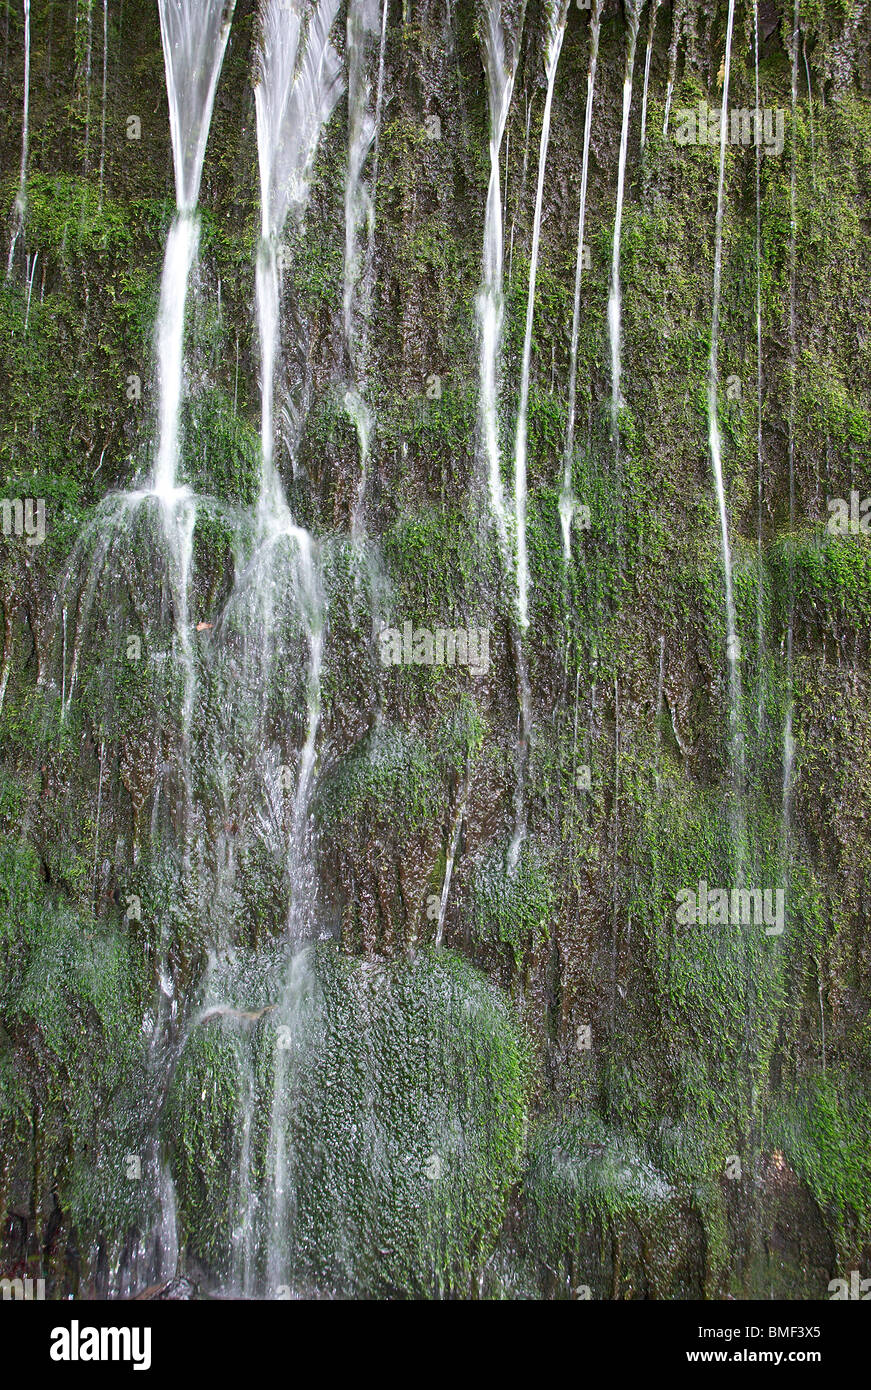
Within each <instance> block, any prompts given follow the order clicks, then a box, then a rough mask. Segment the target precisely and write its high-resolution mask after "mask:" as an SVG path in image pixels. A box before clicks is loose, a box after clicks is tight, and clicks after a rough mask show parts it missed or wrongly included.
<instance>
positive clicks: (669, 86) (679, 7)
mask: <svg viewBox="0 0 871 1390" xmlns="http://www.w3.org/2000/svg"><path fill="white" fill-rule="evenodd" d="M685 8H686V0H676V3H675V6H674V9H673V11H672V21H671V42H670V44H669V46H668V79H667V81H666V86H665V113H664V116H663V121H662V134H663V136H666V135H668V118H669V115H670V113H671V98H672V95H673V93H674V83H675V77H676V75H677V48H678V44H679V42H680V33H681V26H682V25H683V20H684V11H685Z"/></svg>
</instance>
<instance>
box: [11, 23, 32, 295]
mask: <svg viewBox="0 0 871 1390" xmlns="http://www.w3.org/2000/svg"><path fill="white" fill-rule="evenodd" d="M29 134H30V0H24V107H23V110H22V114H21V170H20V173H19V176H18V192H17V194H16V195H15V202H14V203H13V205H12V219H13V226H12V238H11V241H10V243H9V259H8V261H7V262H6V279H7V280H8V279H9V277H10V275H11V274H12V265H13V262H14V260H15V245H16V242H17V241H18V238H19V237H20V235H21V233H22V232H23V231H24V217H25V214H26V212H27V152H28V141H29Z"/></svg>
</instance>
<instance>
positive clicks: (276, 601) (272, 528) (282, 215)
mask: <svg viewBox="0 0 871 1390" xmlns="http://www.w3.org/2000/svg"><path fill="white" fill-rule="evenodd" d="M337 12H338V0H321V3H320V4H319V5H318V6H317V8H316V9H313V10H311V11H310V12H309V13H308V18H307V22H306V8H305V7H304V6H303V5H302V4H301V3H299V4H297V3H290V4H289V3H286V0H266V4H265V5H264V7H263V10H262V14H261V39H260V50H259V55H258V69H257V78H256V84H255V104H256V110H257V150H258V158H259V168H260V187H261V239H260V246H259V248H258V253H257V268H256V308H257V324H258V330H259V337H260V354H261V477H260V492H259V499H258V507H257V534H256V542H255V545H256V548H255V552H254V554H253V556H252V558H251V560H250V561H249V563H248V565H247V566H246V568H245V569H244V571H243V572H242V574H241V575H240V576H239V578H238V580H237V583H236V587H235V590H234V593H233V595H232V597H231V600H230V603H229V604H228V610H227V614H226V615H225V623H226V625H227V626H228V627H229V628H232V626H233V624H234V622H236V621H237V620H238V623H239V627H240V629H241V631H242V632H243V633H244V652H245V660H246V663H247V665H248V667H249V670H248V672H247V675H246V676H245V678H244V681H243V688H244V692H247V694H248V695H249V696H250V697H253V698H257V691H258V690H259V691H262V690H264V689H267V688H270V686H272V685H274V684H276V682H278V681H279V679H280V677H279V671H278V666H277V661H278V657H279V655H280V649H279V635H280V633H281V631H282V615H283V614H287V613H290V614H294V613H295V614H296V616H297V619H298V622H299V624H300V626H301V627H302V629H303V631H304V633H305V638H306V641H307V646H308V676H307V680H306V689H305V703H306V732H305V739H304V743H303V746H302V748H301V750H300V752H299V755H298V761H297V769H296V776H295V788H294V793H293V800H292V804H291V807H290V814H289V825H288V826H287V832H286V833H287V840H286V850H285V855H286V877H287V882H288V886H289V892H290V903H289V909H288V937H289V941H290V943H291V947H292V948H293V949H295V948H298V947H299V946H300V945H302V944H303V943H304V942H305V941H306V940H307V939H309V938H310V937H311V934H312V931H313V927H314V913H315V882H314V868H313V863H312V855H311V844H310V826H309V816H308V810H309V799H310V791H311V785H312V778H313V774H314V767H315V755H316V745H317V735H318V729H319V726H320V711H321V669H322V663H323V642H324V621H325V603H324V597H323V593H322V589H321V581H320V574H319V569H318V565H317V562H316V558H315V548H314V543H313V540H312V537H311V536H310V535H309V533H308V532H307V531H306V530H305V529H304V528H303V527H301V526H298V525H296V524H295V523H294V520H293V517H292V514H291V510H290V507H289V505H288V503H287V499H286V497H285V493H284V489H283V486H282V482H281V476H280V473H279V470H278V467H277V465H276V461H275V381H276V375H277V368H278V361H279V355H280V341H281V334H280V285H279V264H278V260H279V243H280V238H281V237H282V235H283V232H284V228H285V225H286V223H287V221H288V218H289V217H291V216H292V217H293V218H294V220H295V221H297V222H298V221H299V220H300V219H301V218H302V215H303V213H304V212H305V208H306V204H307V201H308V193H309V183H310V179H311V172H312V167H313V163H314V158H315V155H316V152H317V146H318V141H319V139H320V134H321V131H322V129H323V127H324V125H325V123H326V122H327V120H328V119H329V117H330V115H331V114H332V112H333V109H334V107H335V105H336V103H337V101H338V99H339V97H340V95H341V92H342V89H343V76H342V68H341V63H340V60H339V57H338V54H337V53H336V50H335V48H334V47H333V44H332V42H331V39H330V31H331V29H332V26H333V23H334V21H335V19H336V15H337ZM264 720H265V713H264ZM261 727H262V732H263V734H265V733H266V732H267V731H266V729H265V725H262V726H261ZM278 732H279V734H280V735H282V741H284V740H286V739H287V732H286V731H281V730H279V731H278ZM261 737H262V735H261ZM278 751H279V755H280V756H276V755H275V753H274V750H273V747H272V743H271V742H270V743H269V744H267V752H266V757H265V759H264V758H262V755H261V766H262V779H263V794H264V795H265V796H266V799H267V814H269V813H270V812H269V808H270V807H271V806H273V805H277V806H280V803H281V800H282V791H283V790H286V789H287V781H286V778H285V773H284V770H283V769H284V768H286V767H287V766H288V765H287V764H285V763H284V762H283V761H281V768H279V767H278V765H277V764H278V762H279V761H280V760H281V759H283V758H284V757H285V756H286V755H285V754H284V752H283V751H282V750H281V749H279V750H278ZM252 754H253V756H254V757H255V758H256V757H257V752H256V750H255V749H254V748H252ZM272 816H273V819H274V820H278V821H281V820H282V818H283V817H282V812H281V810H280V809H276V810H274V811H273V812H272ZM304 979H305V969H304V958H303V957H302V956H301V955H300V954H298V953H297V954H295V955H294V956H293V958H292V961H291V963H290V965H289V967H288V970H287V973H286V976H285V984H284V990H283V995H282V998H281V1000H280V1002H279V1003H278V1005H277V1006H276V1009H277V1012H276V1019H278V1020H280V1027H281V1029H283V1030H284V1031H285V1032H288V1035H289V1036H292V1035H293V1032H294V1027H295V1019H296V1012H297V1002H296V1001H297V996H298V992H299V990H300V988H302V982H303V981H304ZM282 1036H283V1034H282ZM288 1060H289V1056H288V1049H286V1048H284V1047H283V1046H281V1045H279V1044H276V1045H275V1047H274V1052H273V1064H272V1065H273V1101H272V1106H271V1112H270V1129H269V1136H268V1142H267V1147H266V1157H265V1162H266V1171H265V1175H264V1176H263V1180H262V1182H258V1181H255V1179H254V1177H253V1174H252V1172H251V1166H252V1164H253V1162H254V1155H253V1152H252V1150H251V1125H252V1124H253V1112H252V1107H253V1105H254V1088H253V1083H252V1082H251V1080H250V1078H249V1079H248V1081H247V1082H246V1083H245V1096H246V1097H247V1099H244V1100H243V1112H244V1114H245V1116H246V1119H245V1122H244V1126H243V1128H244V1132H245V1136H246V1138H245V1152H244V1153H243V1155H242V1168H241V1171H240V1179H239V1184H238V1191H237V1194H236V1202H237V1218H238V1219H237V1227H236V1229H237V1232H238V1233H239V1234H238V1235H237V1237H236V1238H235V1239H234V1255H233V1259H234V1268H233V1283H234V1285H235V1286H236V1287H238V1288H240V1289H242V1290H243V1291H245V1292H249V1293H250V1292H251V1291H252V1290H253V1288H254V1287H255V1285H256V1283H257V1279H258V1277H260V1274H261V1272H262V1265H261V1263H260V1259H259V1251H260V1250H262V1248H263V1247H265V1252H266V1253H265V1258H266V1271H265V1272H266V1274H267V1277H269V1278H270V1279H271V1280H272V1281H273V1283H276V1282H278V1280H279V1274H280V1266H281V1264H282V1261H283V1259H284V1251H285V1247H286V1241H287V1230H288V1222H289V1219H290V1207H289V1203H290V1202H291V1200H292V1194H291V1191H290V1187H289V1179H288V1159H287V1155H286V1153H285V1138H284V1136H285V1130H286V1125H287V1106H288V1104H289V1102H288V1099H287V1089H288V1076H287V1066H288Z"/></svg>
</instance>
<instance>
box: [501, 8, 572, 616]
mask: <svg viewBox="0 0 871 1390" xmlns="http://www.w3.org/2000/svg"><path fill="white" fill-rule="evenodd" d="M567 14H568V0H551V5H550V8H549V9H548V12H547V49H546V52H545V61H544V70H545V78H546V82H547V91H546V95H545V99H544V115H543V117H542V122H541V142H540V144H539V149H538V183H537V184H536V190H535V213H534V216H533V222H532V249H531V251H530V258H529V291H528V294H527V298H526V327H525V330H524V335H523V357H522V360H521V366H520V403H519V405H518V408H517V428H516V432H515V439H514V520H515V526H516V540H517V611H518V615H519V620H520V626H521V628H527V627H528V626H529V596H528V589H529V565H528V559H527V553H526V433H527V418H526V417H527V412H528V409H529V366H530V360H531V357H532V322H533V318H534V315H535V279H536V272H537V270H538V245H539V237H540V234H541V209H542V205H543V202H544V174H545V168H546V165H547V147H548V143H549V141H550V114H551V108H552V106H553V89H554V85H555V83H556V70H557V64H558V62H559V55H560V52H561V50H562V45H563V36H564V34H565V28H566V16H567Z"/></svg>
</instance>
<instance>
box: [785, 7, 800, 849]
mask: <svg viewBox="0 0 871 1390" xmlns="http://www.w3.org/2000/svg"><path fill="white" fill-rule="evenodd" d="M798 47H799V0H795V6H794V9H793V17H792V87H791V113H790V114H791V126H792V132H791V137H792V138H791V140H790V161H789V422H788V428H789V599H788V606H787V630H786V717H785V719H784V725H783V812H782V838H783V854H784V858H786V857H787V856H788V853H789V830H790V819H791V814H792V781H793V763H794V761H795V741H794V737H793V731H792V720H793V632H794V627H795V577H794V561H793V545H794V533H795V408H796V407H795V397H796V370H797V361H796V336H795V329H796V322H795V267H796V203H795V172H796V109H797V103H798Z"/></svg>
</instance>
